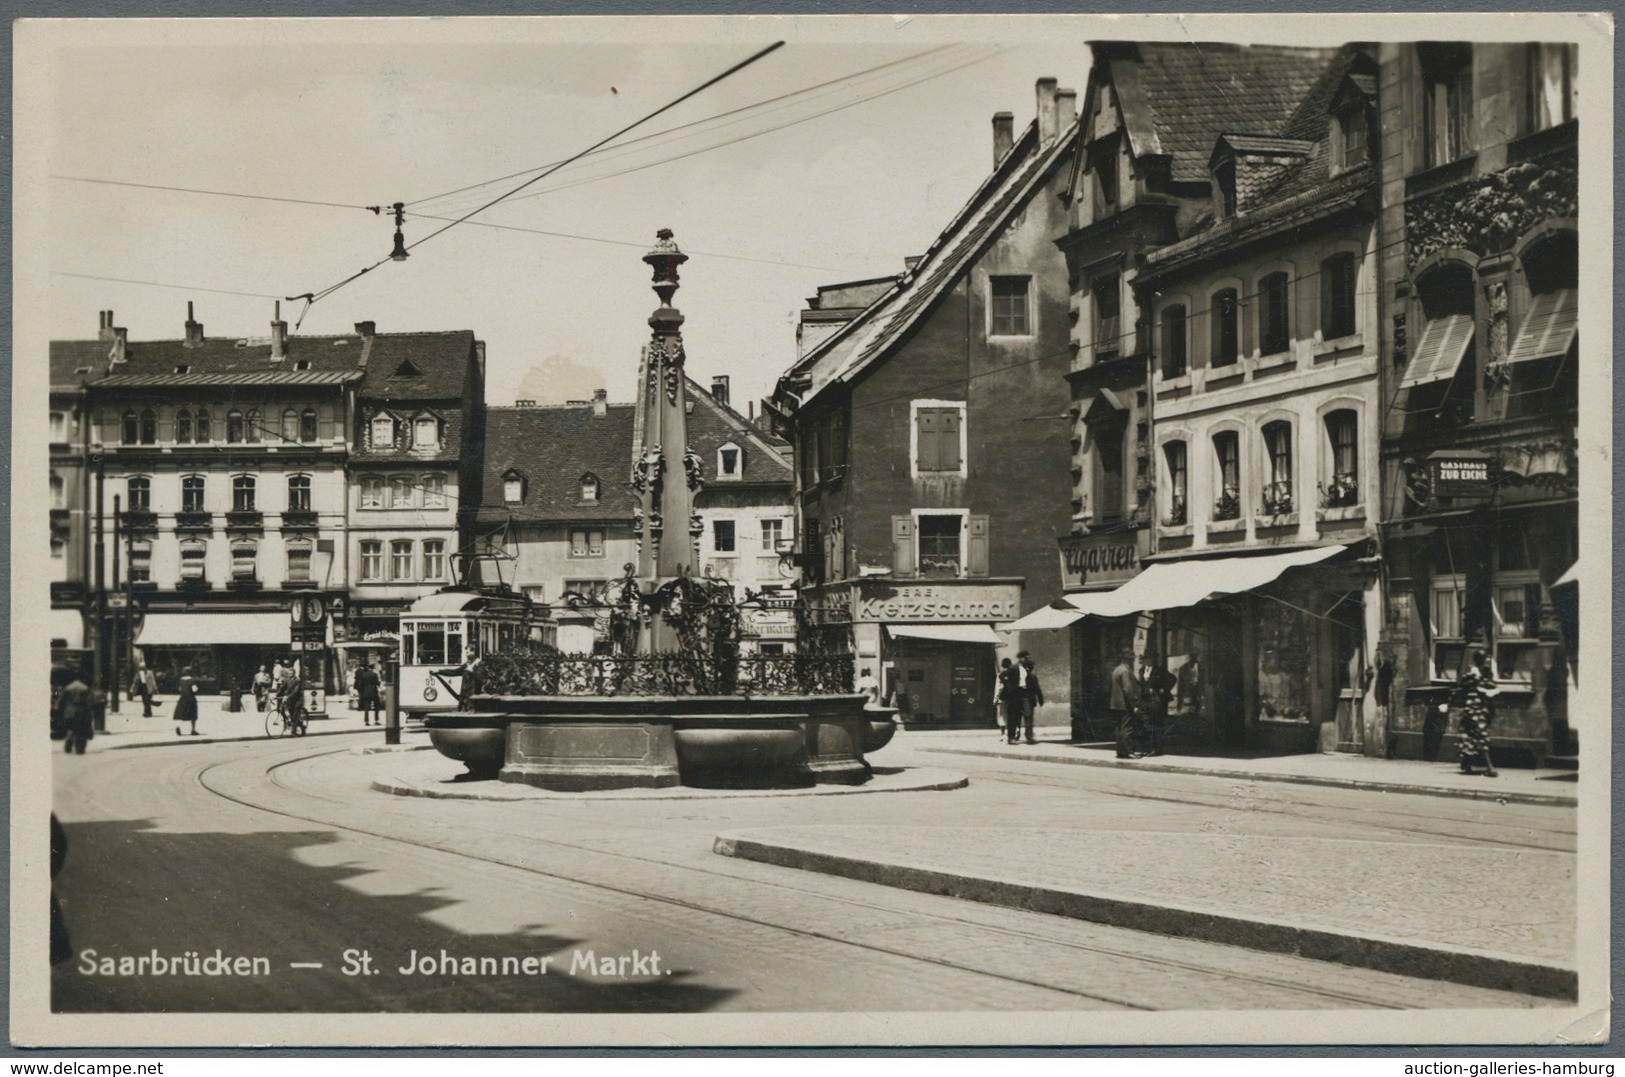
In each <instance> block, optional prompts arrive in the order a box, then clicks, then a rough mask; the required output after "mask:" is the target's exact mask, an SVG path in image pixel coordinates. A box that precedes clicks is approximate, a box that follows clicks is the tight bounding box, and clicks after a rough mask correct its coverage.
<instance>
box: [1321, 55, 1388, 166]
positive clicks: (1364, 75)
mask: <svg viewBox="0 0 1625 1077" xmlns="http://www.w3.org/2000/svg"><path fill="white" fill-rule="evenodd" d="M1376 97H1377V77H1376V75H1375V73H1373V72H1371V71H1368V70H1354V71H1350V72H1349V73H1348V74H1347V75H1345V76H1344V77H1343V84H1342V85H1341V86H1340V87H1338V90H1337V95H1336V96H1335V97H1333V98H1332V104H1331V109H1330V110H1329V111H1330V112H1331V114H1332V130H1331V154H1332V170H1333V171H1335V172H1343V171H1347V170H1348V169H1351V168H1359V167H1360V166H1361V165H1363V164H1365V163H1366V162H1367V161H1369V160H1370V159H1371V141H1370V139H1371V128H1372V123H1371V106H1372V104H1373V102H1375V101H1376Z"/></svg>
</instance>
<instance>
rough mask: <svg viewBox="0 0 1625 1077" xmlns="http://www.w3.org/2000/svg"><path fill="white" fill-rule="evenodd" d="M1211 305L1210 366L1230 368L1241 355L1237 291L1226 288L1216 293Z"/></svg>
mask: <svg viewBox="0 0 1625 1077" xmlns="http://www.w3.org/2000/svg"><path fill="white" fill-rule="evenodd" d="M1211 305H1212V310H1210V311H1209V317H1210V318H1211V319H1212V322H1213V342H1212V352H1211V358H1210V365H1211V366H1215V367H1221V366H1230V365H1231V364H1233V363H1234V362H1235V361H1236V359H1237V358H1238V357H1239V356H1240V353H1241V336H1240V333H1239V332H1238V331H1237V330H1238V319H1239V316H1240V304H1239V303H1238V302H1237V298H1236V290H1235V289H1234V288H1226V289H1224V290H1223V291H1221V292H1216V293H1215V294H1214V296H1213V302H1212V304H1211Z"/></svg>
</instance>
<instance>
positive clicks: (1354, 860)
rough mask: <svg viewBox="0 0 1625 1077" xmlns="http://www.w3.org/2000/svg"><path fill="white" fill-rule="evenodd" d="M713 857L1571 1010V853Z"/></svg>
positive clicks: (743, 847)
mask: <svg viewBox="0 0 1625 1077" xmlns="http://www.w3.org/2000/svg"><path fill="white" fill-rule="evenodd" d="M715 850H716V851H717V852H718V853H721V854H722V855H725V856H735V857H740V858H743V859H750V860H757V861H761V862H765V863H773V864H780V865H783V866H787V867H797V868H802V869H805V870H812V871H820V872H825V873H828V874H835V875H843V876H846V877H850V878H859V879H865V880H867V881H871V882H877V883H881V884H884V885H891V886H898V887H901V888H904V889H910V890H921V891H925V892H930V893H943V894H949V895H951V896H956V897H961V898H966V899H969V900H975V901H984V902H988V903H991V904H998V905H1007V906H1011V907H1015V908H1023V909H1030V910H1033V911H1040V912H1050V913H1055V914H1059V915H1064V916H1071V917H1075V918H1078V919H1084V920H1092V921H1096V922H1101V923H1109V924H1114V925H1117V926H1123V927H1133V928H1137V929H1140V930H1146V931H1154V932H1157V933H1159V934H1169V935H1179V936H1184V937H1190V938H1200V939H1205V940H1208V941H1213V942H1225V943H1231V944H1234V945H1240V946H1246V947H1249V948H1252V949H1260V950H1270V951H1276V952H1287V953H1296V954H1299V955H1300V956H1305V957H1314V958H1319V959H1322V960H1330V961H1337V962H1341V963H1343V964H1350V965H1358V966H1362V967H1367V968H1378V969H1382V970H1384V971H1388V972H1400V973H1404V974H1406V975H1412V976H1421V977H1427V978H1432V979H1442V980H1450V981H1453V982H1458V983H1469V984H1473V985H1476V986H1481V987H1495V988H1499V989H1505V990H1516V991H1524V992H1528V993H1531V994H1539V995H1546V996H1557V997H1572V995H1573V992H1574V991H1575V990H1576V986H1577V980H1576V976H1575V972H1574V959H1575V955H1574V934H1573V930H1574V929H1573V924H1574V921H1575V880H1574V868H1575V858H1574V857H1573V856H1572V855H1570V854H1567V853H1554V852H1542V851H1533V850H1517V851H1516V852H1509V851H1507V850H1505V849H1500V848H1495V847H1492V846H1484V847H1462V846H1459V845H1452V846H1448V847H1446V846H1440V845H1431V844H1416V845H1406V846H1395V845H1392V844H1388V843H1378V842H1369V841H1358V840H1338V839H1325V838H1317V839H1309V838H1284V837H1260V836H1249V837H1245V838H1240V837H1236V836H1233V835H1214V834H1189V833H1164V832H1154V833H1153V832H1139V833H1136V832H1123V831H1117V832H1105V831H1085V830H1077V829H1059V828H1040V827H1028V828H1012V829H1005V828H992V827H897V826H869V825H863V826H800V827H797V826H781V827H762V828H752V829H745V830H735V831H728V832H724V833H722V834H720V835H719V836H718V837H717V839H716V843H715Z"/></svg>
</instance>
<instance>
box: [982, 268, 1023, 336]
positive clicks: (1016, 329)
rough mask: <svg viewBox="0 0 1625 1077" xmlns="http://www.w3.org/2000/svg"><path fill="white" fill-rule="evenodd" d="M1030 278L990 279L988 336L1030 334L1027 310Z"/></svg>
mask: <svg viewBox="0 0 1625 1077" xmlns="http://www.w3.org/2000/svg"><path fill="white" fill-rule="evenodd" d="M1030 282H1031V278H1028V277H990V278H988V286H989V291H990V293H991V294H990V299H991V303H990V304H989V305H990V307H991V309H992V313H993V324H992V326H991V328H990V330H989V332H990V335H992V336H996V337H1024V336H1029V335H1031V333H1032V328H1031V324H1030V323H1031V319H1030V317H1029V312H1028V309H1027V291H1028V285H1029V283H1030Z"/></svg>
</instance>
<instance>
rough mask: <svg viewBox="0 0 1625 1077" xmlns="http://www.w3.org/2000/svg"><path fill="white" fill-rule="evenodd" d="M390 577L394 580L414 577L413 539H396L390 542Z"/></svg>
mask: <svg viewBox="0 0 1625 1077" xmlns="http://www.w3.org/2000/svg"><path fill="white" fill-rule="evenodd" d="M389 578H390V579H392V580H409V579H411V578H412V540H411V539H396V540H395V541H393V542H391V543H390V544H389Z"/></svg>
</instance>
